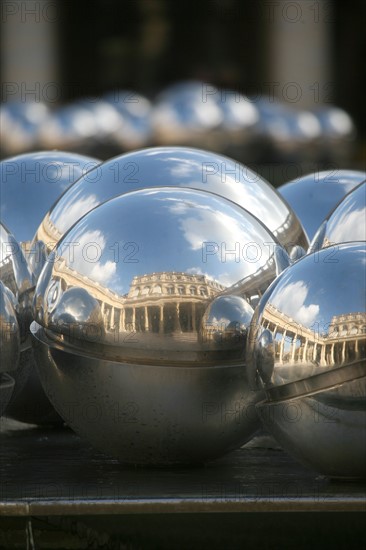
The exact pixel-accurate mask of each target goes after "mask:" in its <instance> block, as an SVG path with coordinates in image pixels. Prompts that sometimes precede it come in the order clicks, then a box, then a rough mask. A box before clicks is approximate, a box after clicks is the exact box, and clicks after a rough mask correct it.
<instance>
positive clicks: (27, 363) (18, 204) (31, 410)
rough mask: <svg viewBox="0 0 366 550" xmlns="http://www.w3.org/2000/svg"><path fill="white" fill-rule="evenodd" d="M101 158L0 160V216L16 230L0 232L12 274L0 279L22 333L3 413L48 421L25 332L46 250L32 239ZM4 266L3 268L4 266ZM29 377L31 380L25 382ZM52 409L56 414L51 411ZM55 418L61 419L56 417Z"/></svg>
mask: <svg viewBox="0 0 366 550" xmlns="http://www.w3.org/2000/svg"><path fill="white" fill-rule="evenodd" d="M99 162H100V161H98V160H96V159H93V158H91V157H85V156H81V155H76V154H74V153H65V152H55V151H49V152H40V153H29V154H26V155H19V156H17V157H12V158H9V159H7V160H4V161H3V162H1V163H0V183H1V189H0V191H1V193H0V194H1V218H2V220H3V221H4V222H5V223H6V224H7V225H8V226H9V227H11V230H12V231H13V232H14V236H12V235H11V236H4V237H3V236H2V237H1V238H2V240H4V239H5V240H6V242H5V241H4V243H3V245H2V246H3V247H4V248H3V251H4V252H5V251H6V249H8V251H9V250H10V256H9V261H7V263H6V265H7V269H8V270H9V268H10V266H11V270H12V276H13V279H14V281H13V283H11V282H10V281H9V280H8V278H9V277H11V274H10V273H7V272H6V273H5V272H4V277H6V279H5V280H4V279H3V277H2V280H3V282H4V284H6V285H7V286H9V288H10V289H11V290H12V291H13V293H14V294H15V295H16V296H17V298H18V301H19V308H20V309H19V314H18V320H19V324H20V330H21V337H22V350H21V357H20V368H19V370H18V371H17V373H16V374H15V378H16V387H15V391H14V393H13V396H12V401H11V403H10V404H9V407H8V409H7V414H8V415H9V416H12V417H14V418H16V419H17V420H21V421H23V422H35V423H39V422H40V421H41V420H42V416H43V413H44V416H45V417H47V423H48V422H49V420H48V419H49V418H50V415H49V412H50V411H49V409H51V410H52V407H51V405H50V403H48V401H47V400H46V398H45V396H44V392H43V390H42V387H41V385H40V383H39V381H38V380H37V374H36V372H35V371H33V368H34V361H33V356H32V350H31V344H30V335H29V326H30V323H31V321H32V313H31V307H30V305H31V301H32V292H33V289H34V281H32V279H33V278H35V279H36V278H37V277H38V275H39V273H40V271H41V268H42V267H43V265H44V261H45V254H44V247H42V246H39V244H38V243H36V244H35V246H34V247H32V249H31V247H30V241H31V240H32V238H33V237H34V233H35V231H36V229H37V227H38V225H39V223H40V221H41V220H42V218H43V217H44V215H45V214H46V212H47V211H48V209H49V208H50V207H51V206H52V204H53V203H54V202H55V200H56V199H57V198H58V197H59V196H60V195H61V194H62V193H63V192H64V191H65V190H66V189H67V188H68V187H69V186H70V185H72V183H74V181H75V180H77V179H78V178H79V177H80V176H81V175H83V174H85V173H86V172H87V171H88V170H89V169H91V168H94V167H95V166H96V165H97V164H98V163H99ZM3 231H5V229H2V232H3ZM4 235H5V233H4ZM18 243H19V244H18ZM54 244H55V241H54V243H53V244H52V243H51V242H48V245H49V246H50V247H52V246H53V245H54ZM19 245H21V247H20V246H19ZM22 250H24V252H25V256H26V258H27V261H28V264H27V262H26V261H25V259H24V255H23V252H22ZM10 260H11V261H10ZM4 270H5V271H6V269H5V267H4ZM24 285H25V286H24ZM23 287H24V288H23ZM27 379H29V386H28V385H27V387H25V385H26V383H27ZM43 404H47V406H46V407H45V406H43ZM53 415H54V416H56V415H55V413H54V412H53ZM51 417H52V415H51ZM56 418H57V421H58V422H59V421H60V419H59V417H58V416H57V417H56Z"/></svg>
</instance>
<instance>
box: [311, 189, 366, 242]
mask: <svg viewBox="0 0 366 550" xmlns="http://www.w3.org/2000/svg"><path fill="white" fill-rule="evenodd" d="M351 241H366V182H365V183H361V184H360V185H358V186H357V187H356V188H355V189H353V190H352V191H350V192H349V193H348V194H347V195H346V196H345V197H344V199H342V201H341V202H340V203H339V204H338V205H337V206H336V208H335V209H334V210H333V211H332V212H331V213H330V214H329V215H328V216H327V218H326V219H325V220H324V222H323V223H322V224H321V226H320V227H319V229H318V231H317V232H316V234H315V236H314V239H313V240H312V242H311V244H310V247H309V251H310V252H311V251H314V252H316V251H317V250H319V248H325V247H329V246H334V247H335V251H336V250H337V245H338V244H340V243H346V242H351Z"/></svg>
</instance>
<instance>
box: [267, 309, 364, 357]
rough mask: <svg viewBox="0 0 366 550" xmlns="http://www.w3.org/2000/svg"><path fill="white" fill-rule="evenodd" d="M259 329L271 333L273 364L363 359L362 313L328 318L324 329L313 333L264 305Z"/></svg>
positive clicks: (315, 330)
mask: <svg viewBox="0 0 366 550" xmlns="http://www.w3.org/2000/svg"><path fill="white" fill-rule="evenodd" d="M261 325H262V327H263V328H266V329H268V330H270V331H271V333H272V335H273V341H274V353H275V364H277V365H284V364H288V363H296V362H297V363H302V364H311V363H312V364H317V365H319V366H322V367H327V366H332V365H335V364H343V363H347V362H350V361H354V360H357V359H360V358H362V357H365V356H366V313H349V314H346V315H336V316H334V317H333V318H332V320H331V322H330V324H329V326H328V327H327V332H325V331H322V329H323V328H324V329H325V328H326V327H321V326H317V325H316V324H315V323H314V325H313V327H314V328H313V330H311V329H309V328H307V327H305V326H304V325H302V324H300V323H298V322H296V321H295V320H294V319H292V318H291V317H289V316H287V315H285V314H284V313H281V312H280V311H279V310H278V309H276V308H275V307H274V306H273V305H272V304H267V306H266V308H265V310H264V312H263V316H262V321H261Z"/></svg>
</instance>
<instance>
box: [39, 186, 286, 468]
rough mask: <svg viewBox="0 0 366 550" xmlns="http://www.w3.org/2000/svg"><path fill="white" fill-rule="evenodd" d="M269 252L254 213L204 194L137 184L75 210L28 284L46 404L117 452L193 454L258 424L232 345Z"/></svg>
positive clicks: (268, 278) (261, 282) (204, 456)
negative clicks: (219, 325) (215, 335)
mask: <svg viewBox="0 0 366 550" xmlns="http://www.w3.org/2000/svg"><path fill="white" fill-rule="evenodd" d="M70 243H71V249H70ZM74 245H75V246H74ZM279 252H280V254H278V253H279ZM279 256H281V257H282V261H283V262H284V259H285V258H286V257H287V255H286V252H285V251H284V250H283V249H282V248H281V247H280V245H279V244H278V242H277V241H276V239H275V238H274V237H273V235H272V234H271V233H270V232H269V230H268V229H267V228H266V227H265V226H263V225H262V224H261V223H260V222H259V221H258V220H257V219H256V218H255V217H254V216H252V215H251V214H250V213H248V212H247V211H245V210H244V209H242V208H240V207H238V206H237V205H235V204H234V203H232V202H230V201H227V200H225V199H222V198H221V197H218V196H216V195H214V194H211V193H205V192H202V191H197V190H191V189H181V188H173V187H172V188H169V189H167V188H151V189H144V190H140V191H136V192H131V193H127V194H125V195H122V196H119V197H116V198H114V199H111V200H110V201H107V202H105V203H104V204H102V205H100V206H99V207H98V208H95V209H94V210H92V211H91V212H89V213H88V214H86V215H85V216H84V217H83V218H82V219H81V220H80V221H79V222H78V223H76V224H75V225H74V226H73V227H72V228H71V229H70V231H69V232H68V233H67V234H66V235H64V237H63V238H62V239H61V240H60V241H59V242H58V244H57V246H56V248H55V249H54V251H53V252H52V253H51V255H50V256H49V259H48V262H47V265H46V266H45V267H44V269H43V271H42V274H41V276H40V278H39V281H38V284H37V288H36V294H35V301H34V308H35V311H34V315H35V320H36V322H35V323H33V325H32V327H33V328H32V331H33V335H34V340H33V342H34V350H35V355H36V359H37V364H38V369H39V373H40V377H41V380H42V382H43V385H44V387H45V390H46V392H47V395H48V396H49V398H50V400H51V401H52V402H53V404H54V405H55V408H56V409H57V410H58V411H59V413H60V414H61V415H62V416H63V418H64V419H65V420H66V422H67V423H68V424H69V425H70V426H71V427H72V428H74V429H75V431H77V432H79V433H80V434H81V435H83V436H85V437H86V438H87V439H89V440H90V441H91V442H92V443H94V444H95V445H96V446H98V447H100V448H101V449H102V450H104V451H107V452H109V453H111V454H113V455H116V456H117V457H119V458H120V459H121V460H122V461H123V462H129V463H140V464H146V463H152V464H164V463H165V464H167V463H178V462H202V461H205V460H208V459H211V458H214V457H216V456H219V455H222V454H224V453H225V452H227V451H229V450H231V449H233V448H235V447H239V446H240V445H241V444H242V443H244V442H245V441H247V440H248V439H249V438H250V437H251V436H252V435H253V433H254V431H255V430H256V429H257V426H258V424H257V419H256V417H255V414H253V411H254V403H255V402H256V400H257V399H258V394H257V393H256V392H252V391H250V390H249V388H248V385H247V381H246V367H245V363H244V355H245V353H244V352H245V350H244V346H243V345H241V344H242V334H243V330H245V327H246V326H247V324H248V322H249V317H250V315H251V311H252V310H251V307H250V305H248V304H254V303H256V302H257V301H258V297H259V296H260V295H261V294H262V293H263V292H264V291H265V290H266V288H267V287H268V285H269V284H270V283H271V282H272V281H273V280H274V279H275V277H276V274H277V272H278V258H279ZM287 265H288V263H287ZM244 300H246V301H247V302H248V304H246V303H245V302H244ZM220 312H221V313H220ZM216 315H218V316H220V315H222V316H225V321H223V319H224V318H223V317H220V320H219V322H221V321H223V322H225V323H226V326H225V337H224V338H223V339H222V341H220V340H216V341H215V342H214V344H212V342H211V340H210V339H209V338H204V337H202V326H205V327H206V331H207V322H208V321H209V320H213V319H214V316H216ZM237 326H238V327H239V329H238V331H236V327H237ZM236 332H238V335H239V344H240V345H239V346H238V339H237V337H236V336H237V334H236ZM226 335H228V337H226ZM233 411H236V412H235V414H233Z"/></svg>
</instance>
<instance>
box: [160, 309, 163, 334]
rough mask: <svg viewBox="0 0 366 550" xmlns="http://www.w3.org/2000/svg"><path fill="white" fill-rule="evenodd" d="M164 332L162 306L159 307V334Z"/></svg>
mask: <svg viewBox="0 0 366 550" xmlns="http://www.w3.org/2000/svg"><path fill="white" fill-rule="evenodd" d="M163 332H164V306H163V305H162V306H160V320H159V333H160V334H162V333H163Z"/></svg>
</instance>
